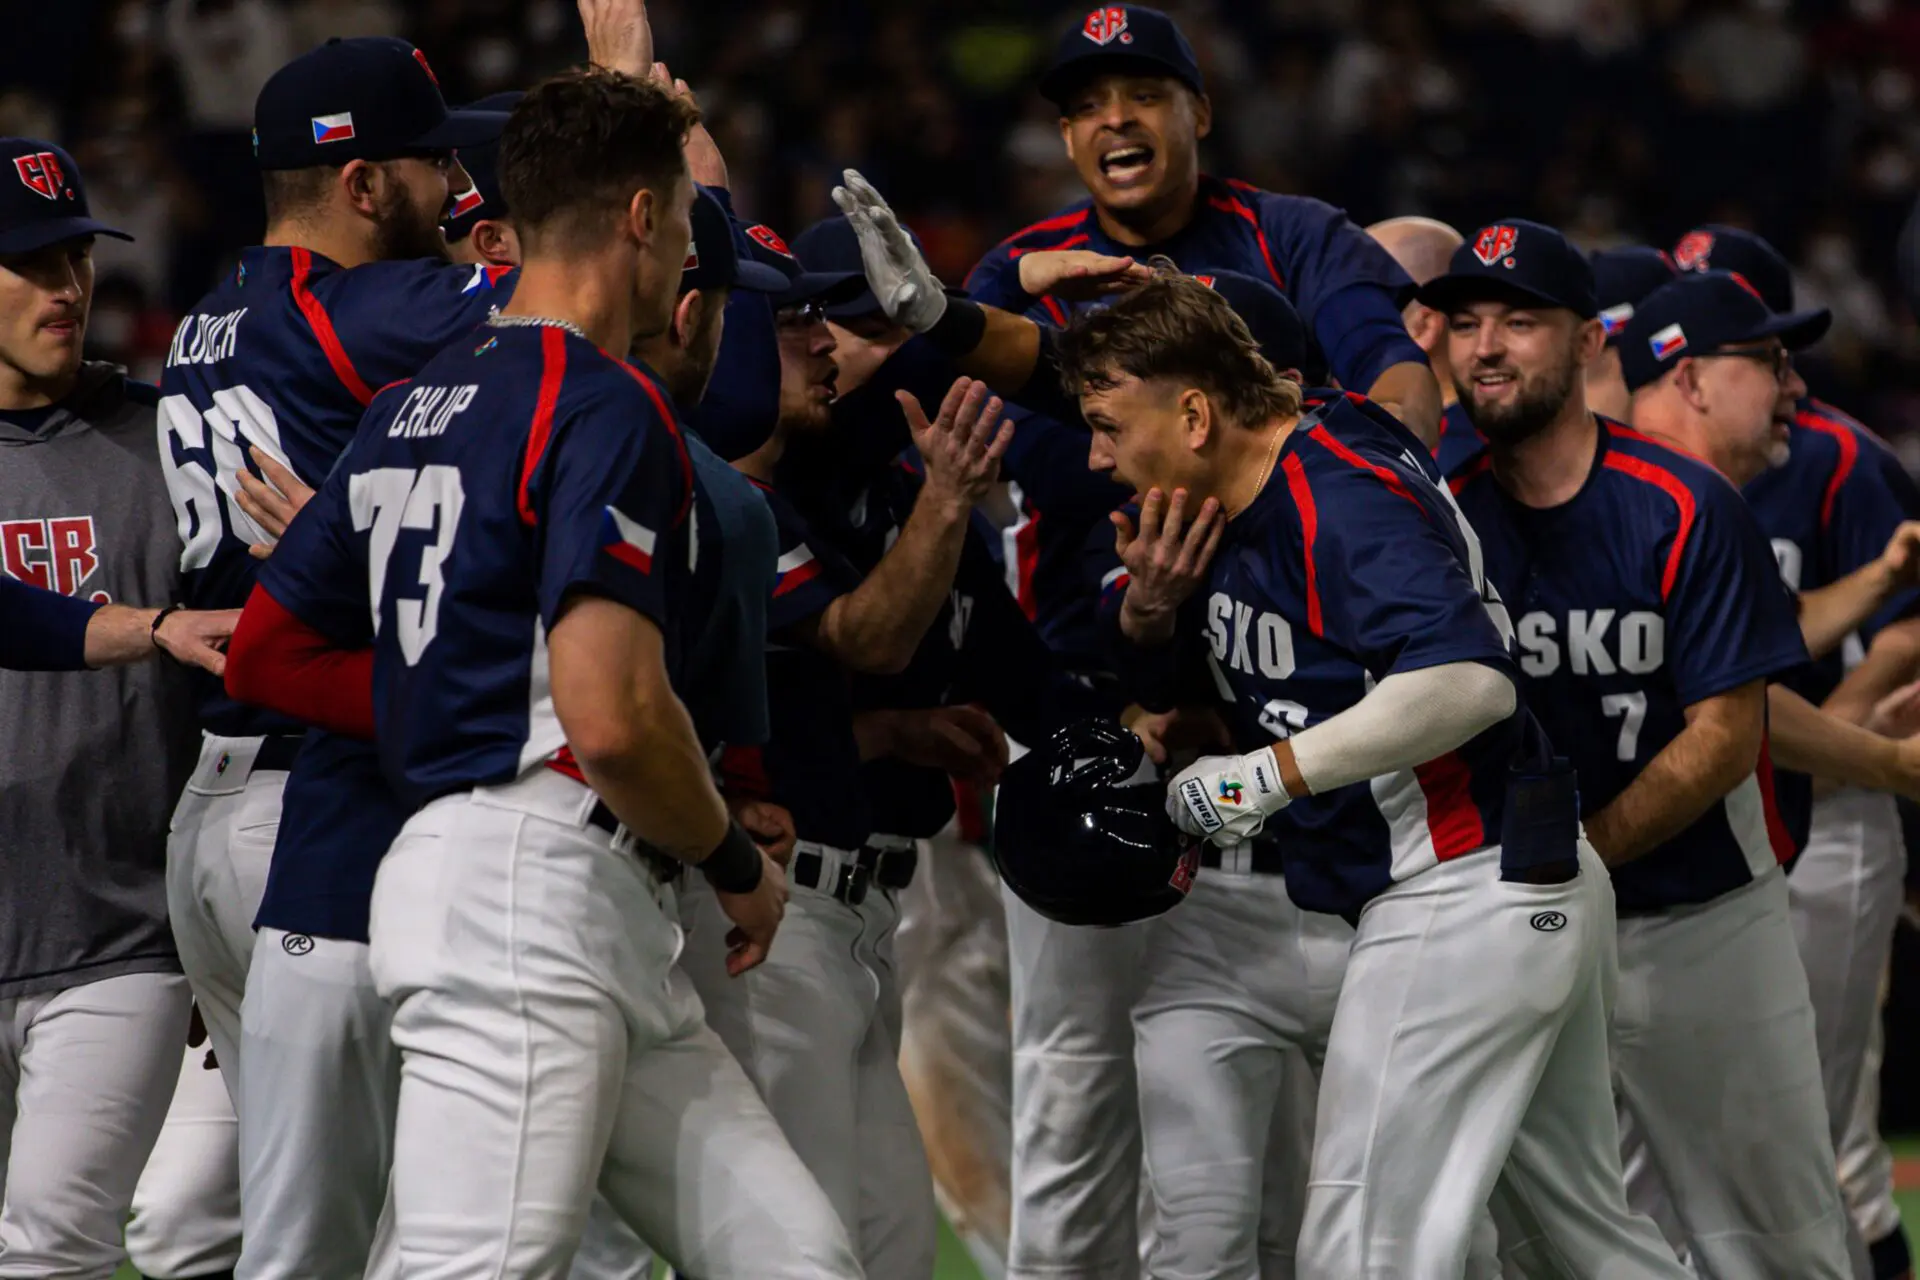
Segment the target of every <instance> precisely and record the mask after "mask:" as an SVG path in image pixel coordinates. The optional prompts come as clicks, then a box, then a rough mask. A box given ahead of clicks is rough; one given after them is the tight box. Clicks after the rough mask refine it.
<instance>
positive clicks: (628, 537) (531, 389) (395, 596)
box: [274, 325, 693, 807]
mask: <svg viewBox="0 0 1920 1280" xmlns="http://www.w3.org/2000/svg"><path fill="white" fill-rule="evenodd" d="M471 336H472V341H471V342H461V343H459V344H458V345H456V346H454V347H452V348H450V349H448V350H447V351H445V352H443V353H442V354H441V355H440V356H439V357H437V358H436V359H434V360H433V361H431V362H430V363H429V364H428V365H427V366H426V367H425V368H424V369H422V370H421V371H420V374H419V376H417V377H416V378H415V379H414V380H413V381H411V382H409V383H404V384H400V385H397V386H394V387H390V388H388V389H387V390H385V391H383V392H382V393H380V394H379V395H378V396H376V397H375V398H374V401H373V403H372V404H371V405H370V406H369V407H368V409H367V414H366V418H365V420H364V422H363V424H362V428H361V433H360V436H359V437H358V438H357V439H356V441H355V445H354V447H353V449H352V450H351V451H350V452H349V453H348V454H347V456H346V457H345V458H344V459H343V462H342V465H341V466H340V467H339V468H337V469H336V471H335V474H334V475H333V476H332V477H331V478H330V479H329V480H328V483H327V486H326V490H323V496H324V494H325V492H326V491H332V493H333V494H334V496H333V497H332V498H331V499H330V500H329V507H330V508H331V509H332V510H333V511H334V512H336V513H337V512H338V511H339V510H340V509H341V508H342V507H343V506H344V509H345V512H346V517H347V518H346V520H345V521H344V522H343V521H342V520H341V519H340V518H339V517H338V515H337V514H336V516H335V518H334V519H332V520H329V521H327V522H325V524H324V525H323V526H321V527H319V528H317V529H316V530H315V531H314V534H313V535H312V536H314V537H315V538H325V539H327V540H329V541H331V542H332V543H334V544H335V546H334V549H333V551H332V552H331V553H330V554H321V555H316V556H313V557H311V558H312V559H313V560H314V561H315V562H316V563H319V562H326V561H331V562H333V563H335V564H337V563H339V562H340V561H342V560H352V559H355V558H358V559H360V560H361V561H363V562H364V563H365V564H366V566H367V578H366V581H367V583H368V584H370V587H371V595H370V599H369V598H368V597H366V596H363V598H362V599H361V601H360V602H359V605H358V607H359V609H360V610H362V611H369V612H370V613H371V615H372V625H373V630H374V634H375V643H374V713H375V720H376V724H377V726H378V729H379V745H380V754H381V762H382V767H383V770H384V772H385V774H386V776H387V780H388V782H389V783H390V784H391V785H392V786H393V787H394V789H395V790H396V792H398V794H399V796H400V798H401V800H402V801H403V802H404V803H406V804H407V805H409V806H411V807H418V806H419V805H421V804H424V803H426V802H427V801H429V800H431V799H433V798H434V797H436V796H440V795H445V794H448V793H450V792H454V791H460V790H465V789H467V788H471V787H476V786H485V785H491V784H498V783H502V782H506V781H509V780H511V779H513V778H515V777H517V776H519V775H520V774H521V773H522V772H523V771H524V770H526V769H528V768H530V767H533V766H535V765H538V764H542V763H548V762H553V763H557V764H558V766H559V767H562V768H563V769H565V770H567V771H569V772H573V773H575V774H576V776H577V769H574V768H572V767H571V765H570V756H568V754H567V753H566V742H565V737H564V734H563V732H562V730H561V727H560V722H559V719H558V717H557V716H556V715H555V713H554V709H553V697H552V690H551V686H550V685H549V683H548V678H547V646H546V636H547V632H548V630H549V629H550V628H551V627H552V626H553V624H554V622H555V620H556V619H557V618H558V617H559V615H560V613H561V611H562V609H563V608H564V606H565V605H566V604H567V602H568V601H569V600H570V599H572V598H573V596H575V595H576V594H590V595H598V596H604V597H606V598H608V599H611V600H615V601H617V602H619V603H621V604H624V605H626V606H627V607H629V608H631V609H633V610H635V611H636V612H638V613H640V614H641V615H643V616H645V617H647V618H649V619H650V620H652V621H653V622H654V623H655V624H656V625H658V626H659V627H660V630H661V632H662V635H663V638H664V641H665V650H666V655H667V667H668V673H669V675H670V677H677V676H678V674H679V658H680V653H681V651H682V650H683V649H684V638H683V634H682V627H683V626H684V624H685V612H686V611H685V609H684V608H683V605H684V603H685V599H686V596H687V593H688V584H689V574H690V570H689V567H688V566H689V561H690V559H691V556H690V537H691V531H690V529H689V527H688V526H689V521H688V513H689V511H690V510H691V506H692V500H693V478H692V464H691V462H690V461H689V459H688V456H687V452H686V449H685V447H684V445H683V444H682V441H681V438H680V429H679V425H678V422H677V421H676V419H675V418H674V415H673V410H672V408H671V406H670V405H669V404H668V402H667V398H666V395H665V393H664V392H663V391H662V390H661V389H660V387H659V386H658V385H657V384H656V383H655V382H654V380H653V378H652V376H651V375H650V374H648V373H646V372H644V371H642V370H639V369H636V368H634V367H633V366H631V365H628V364H625V363H623V362H621V361H619V360H616V359H614V358H612V357H610V356H608V355H607V354H605V353H604V352H602V351H601V350H600V349H599V348H597V347H595V346H594V345H593V344H592V343H590V342H587V341H586V340H584V339H582V338H579V337H575V336H572V335H569V334H568V333H566V332H565V331H563V330H561V329H559V328H556V327H553V326H520V325H515V326H511V327H508V326H501V327H498V328H492V329H488V330H486V331H484V332H482V333H477V334H474V335H471ZM343 499H344V501H342V500H343ZM304 519H305V513H302V520H303V521H304ZM300 523H301V521H296V522H295V524H296V527H297V526H298V525H299V524H300ZM292 533H293V530H289V536H290V537H291V535H292ZM342 541H345V542H347V543H348V545H347V546H345V547H341V546H340V545H339V544H340V543H341V542H342ZM274 558H275V559H276V560H277V559H279V558H280V553H278V552H276V554H275V557H274ZM308 559H309V557H308V556H304V555H303V556H301V557H299V558H298V559H295V560H293V561H292V562H291V563H290V564H289V572H288V579H290V580H294V581H295V582H296V584H297V585H296V586H295V587H294V588H293V590H294V594H295V595H296V597H297V599H296V600H286V599H283V600H282V603H283V604H286V605H287V606H288V607H289V608H290V609H292V610H293V611H294V612H296V613H298V614H299V615H300V616H301V617H303V618H307V619H311V617H312V614H311V613H310V612H309V609H317V610H321V611H324V610H327V609H330V608H342V607H344V608H351V607H352V606H351V605H350V604H347V603H346V602H345V601H342V600H341V599H339V598H338V597H337V596H334V597H331V598H330V592H334V591H337V589H338V588H337V585H335V584H334V583H333V582H329V581H323V580H319V577H320V575H318V574H314V575H313V576H314V578H315V580H314V581H311V582H303V581H299V579H301V578H302V577H304V576H305V573H304V571H303V565H304V564H305V562H306V561H307V560H308ZM336 576H337V575H336ZM276 598H279V597H278V596H277V594H276ZM303 602H304V603H303ZM321 629H323V630H327V631H328V632H329V634H331V633H332V632H331V629H330V628H327V627H322V628H321Z"/></svg>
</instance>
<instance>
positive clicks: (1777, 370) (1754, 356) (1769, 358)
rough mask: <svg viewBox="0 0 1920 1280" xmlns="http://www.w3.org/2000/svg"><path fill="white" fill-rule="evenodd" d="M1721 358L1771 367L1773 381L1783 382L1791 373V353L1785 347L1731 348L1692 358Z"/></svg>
mask: <svg viewBox="0 0 1920 1280" xmlns="http://www.w3.org/2000/svg"><path fill="white" fill-rule="evenodd" d="M1723 356H1726V357H1732V358H1733V359H1736V360H1751V361H1753V362H1754V363H1755V364H1762V365H1772V366H1773V380H1774V381H1775V382H1785V381H1786V380H1787V375H1788V374H1790V373H1792V372H1793V352H1791V351H1789V350H1787V349H1786V348H1785V347H1732V348H1729V349H1728V350H1725V351H1708V352H1704V353H1702V354H1701V355H1697V356H1695V357H1694V359H1696V360H1715V359H1719V358H1721V357H1723Z"/></svg>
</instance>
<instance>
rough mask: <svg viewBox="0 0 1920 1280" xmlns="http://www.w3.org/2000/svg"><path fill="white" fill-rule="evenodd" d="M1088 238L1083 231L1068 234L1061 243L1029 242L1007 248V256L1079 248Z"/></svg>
mask: <svg viewBox="0 0 1920 1280" xmlns="http://www.w3.org/2000/svg"><path fill="white" fill-rule="evenodd" d="M1088 239H1089V237H1088V235H1087V233H1086V232H1084V231H1082V232H1081V233H1080V234H1079V235H1077V236H1068V237H1067V238H1066V239H1065V240H1062V241H1061V242H1060V243H1059V244H1029V245H1022V246H1018V247H1015V248H1012V249H1009V250H1007V257H1009V258H1018V257H1020V256H1021V255H1022V254H1027V253H1057V252H1059V251H1060V250H1062V249H1078V248H1079V247H1080V246H1081V245H1083V244H1085V243H1087V241H1088Z"/></svg>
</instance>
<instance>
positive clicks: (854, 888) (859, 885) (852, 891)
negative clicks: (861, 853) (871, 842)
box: [833, 860, 873, 907]
mask: <svg viewBox="0 0 1920 1280" xmlns="http://www.w3.org/2000/svg"><path fill="white" fill-rule="evenodd" d="M872 882H873V873H872V872H871V871H869V870H868V869H867V867H866V866H865V865H864V864H862V863H861V862H859V861H857V860H856V861H851V862H843V863H841V864H840V875H839V876H838V878H837V879H836V881H835V883H834V886H833V896H834V897H836V898H838V899H840V901H842V902H844V903H846V904H847V905H848V906H850V907H857V906H859V905H860V904H861V903H863V902H865V901H866V900H867V887H868V885H870V884H871V883H872Z"/></svg>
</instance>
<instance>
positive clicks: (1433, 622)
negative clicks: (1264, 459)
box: [1180, 397, 1545, 916]
mask: <svg viewBox="0 0 1920 1280" xmlns="http://www.w3.org/2000/svg"><path fill="white" fill-rule="evenodd" d="M1389 421H1390V416H1389V415H1387V414H1386V412H1385V411H1384V410H1381V409H1379V408H1378V407H1377V406H1374V405H1371V404H1368V403H1366V402H1364V401H1356V400H1353V399H1348V398H1346V397H1335V398H1332V399H1329V400H1326V401H1324V402H1322V403H1320V404H1318V405H1316V406H1314V407H1313V408H1311V409H1310V410H1308V411H1307V412H1306V413H1305V414H1303V415H1302V417H1301V419H1300V422H1299V424H1298V426H1297V427H1296V429H1295V430H1294V431H1293V432H1292V433H1291V434H1290V435H1289V436H1288V437H1287V440H1286V442H1285V443H1284V444H1283V445H1282V446H1281V448H1280V450H1279V456H1278V459H1277V461H1276V462H1275V465H1274V471H1273V478H1272V479H1271V480H1269V481H1268V483H1267V485H1266V487H1265V488H1264V489H1262V491H1261V493H1260V495H1259V497H1257V498H1256V499H1255V500H1254V502H1253V503H1252V505H1250V506H1249V507H1248V508H1247V509H1246V510H1245V511H1243V512H1241V513H1240V514H1239V515H1237V516H1236V517H1234V519H1233V521H1232V523H1231V524H1229V525H1228V526H1227V533H1226V536H1225V538H1224V539H1223V540H1222V542H1221V545H1220V548H1219V551H1218V552H1217V553H1216V554H1215V556H1214V558H1213V563H1212V565H1211V566H1210V567H1209V570H1208V575H1207V581H1206V582H1205V584H1204V585H1203V586H1202V587H1201V588H1200V589H1199V590H1198V591H1196V592H1195V594H1194V597H1193V598H1192V599H1191V600H1189V601H1188V602H1187V605H1186V606H1185V607H1184V608H1183V610H1182V613H1181V621H1180V630H1181V633H1182V634H1183V636H1184V637H1186V638H1187V639H1188V640H1189V641H1195V640H1197V641H1199V642H1200V644H1201V645H1202V646H1203V648H1202V650H1201V653H1202V661H1203V662H1204V664H1205V666H1206V668H1207V672H1208V675H1209V676H1210V678H1211V682H1212V684H1213V685H1214V687H1215V689H1216V691H1217V692H1218V694H1219V695H1220V697H1221V698H1222V700H1223V702H1224V703H1226V704H1227V705H1226V707H1225V714H1226V718H1227V721H1228V724H1229V726H1230V728H1231V729H1232V731H1233V735H1234V741H1235V747H1236V749H1238V750H1242V751H1247V750H1253V749H1256V748H1258V747H1261V746H1265V745H1269V744H1271V743H1272V742H1273V741H1274V740H1275V739H1276V738H1285V737H1288V736H1290V735H1292V734H1294V733H1298V732H1299V731H1300V730H1302V729H1305V728H1307V727H1309V726H1311V725H1314V724H1318V723H1320V722H1321V721H1324V720H1326V719H1328V718H1329V717H1331V716H1334V715H1337V714H1338V713H1340V712H1342V711H1344V710H1346V709H1347V708H1349V707H1351V706H1353V705H1354V704H1355V703H1357V702H1358V701H1360V699H1361V698H1362V697H1364V696H1365V695H1366V693H1367V692H1368V691H1369V690H1370V689H1372V688H1373V687H1374V685H1375V684H1377V683H1378V682H1379V681H1380V680H1382V679H1385V678H1386V677H1387V676H1389V675H1391V674H1393V673H1395V672H1401V671H1413V670H1419V669H1421V668H1425V667H1432V666H1439V665H1442V664H1445V663H1451V662H1477V663H1483V664H1485V665H1488V666H1491V667H1495V668H1497V669H1498V670H1500V671H1502V672H1505V673H1508V674H1510V675H1511V674H1513V662H1512V657H1511V655H1510V653H1509V648H1508V646H1509V640H1510V632H1509V631H1508V629H1507V626H1506V614H1505V611H1504V610H1503V609H1502V608H1501V606H1500V604H1499V600H1498V597H1497V596H1496V595H1495V594H1494V593H1492V592H1490V591H1486V590H1485V589H1484V584H1483V583H1481V582H1480V581H1478V575H1479V552H1478V549H1477V547H1476V545H1475V543H1474V538H1473V531H1472V529H1471V528H1469V527H1468V526H1467V524H1466V522H1465V521H1464V520H1462V519H1461V518H1460V516H1459V513H1458V512H1457V510H1456V509H1455V507H1454V505H1453V503H1452V501H1451V500H1450V499H1449V498H1448V496H1447V494H1446V491H1445V490H1444V489H1442V488H1441V487H1440V486H1439V485H1437V484H1436V483H1435V482H1434V480H1433V479H1432V472H1431V470H1430V468H1431V461H1430V460H1428V461H1426V462H1424V463H1423V462H1422V460H1421V459H1422V457H1423V456H1424V454H1425V450H1424V449H1423V448H1421V447H1420V445H1419V443H1418V442H1417V441H1413V440H1412V438H1411V437H1410V436H1408V435H1407V434H1406V433H1405V431H1404V429H1397V424H1396V429H1390V428H1389V427H1388V425H1387V423H1388V422H1389ZM1544 754H1545V748H1544V743H1543V742H1542V741H1541V740H1540V738H1539V731H1538V728H1537V727H1536V726H1534V725H1533V723H1532V721H1531V720H1530V718H1529V717H1528V715H1527V713H1526V711H1525V709H1524V705H1523V706H1521V707H1520V708H1517V709H1516V710H1515V712H1514V714H1513V715H1512V716H1510V717H1508V718H1507V719H1506V720H1504V721H1502V722H1501V723H1500V724H1498V725H1495V726H1493V727H1492V728H1490V729H1488V730H1486V731H1485V732H1484V733H1482V734H1480V735H1479V736H1477V737H1475V738H1474V739H1473V740H1472V741H1470V742H1467V743H1465V744H1463V745H1462V746H1461V747H1459V748H1458V749H1457V750H1454V751H1450V752H1448V753H1447V754H1446V755H1444V756H1442V757H1440V758H1439V759H1436V760H1431V761H1428V762H1426V763H1425V764H1421V765H1419V766H1416V767H1414V768H1411V769H1403V770H1400V771H1399V772H1397V773H1393V774H1389V775H1386V776H1383V777H1380V778H1375V779H1373V780H1372V781H1371V782H1360V783H1354V784H1353V785H1350V786H1345V787H1340V788H1337V789H1335V790H1332V791H1328V792H1326V793H1324V794H1322V795H1314V796H1307V797H1303V798H1301V799H1299V800H1295V801H1294V802H1293V803H1292V804H1290V805H1288V806H1287V807H1286V808H1285V809H1283V810H1281V811H1280V812H1279V813H1277V814H1275V815H1274V816H1272V817H1271V818H1269V819H1268V820H1267V825H1266V832H1267V833H1268V834H1269V835H1271V836H1273V837H1274V839H1275V843H1276V844H1277V845H1278V847H1279V848H1281V849H1282V850H1283V851H1284V855H1285V858H1286V880H1287V891H1288V893H1289V894H1290V895H1291V896H1292V897H1293V899H1294V901H1295V902H1297V903H1298V904H1299V905H1300V906H1302V907H1304V908H1306V909H1308V910H1312V911H1324V912H1329V913H1333V914H1344V915H1348V916H1352V915H1354V914H1356V913H1357V912H1358V911H1359V910H1360V909H1361V908H1362V907H1363V906H1365V905H1366V903H1367V902H1368V901H1369V900H1371V899H1372V898H1373V897H1374V896H1375V895H1377V894H1379V893H1380V892H1382V891H1383V890H1384V889H1386V888H1387V887H1388V885H1390V884H1392V883H1394V882H1395V881H1399V880H1405V879H1407V878H1408V877H1411V876H1414V875H1417V874H1419V873H1420V872H1421V871H1424V870H1426V869H1428V868H1431V867H1433V866H1435V865H1437V864H1438V863H1439V862H1442V861H1445V860H1447V859H1451V858H1456V857H1460V856H1463V855H1465V854H1469V853H1473V852H1475V851H1477V850H1480V849H1483V848H1486V847H1488V846H1489V845H1492V844H1495V843H1497V842H1498V841H1499V839H1500V828H1501V822H1502V816H1503V814H1504V811H1505V802H1506V789H1507V786H1508V774H1509V767H1510V766H1511V765H1512V764H1514V763H1516V762H1517V760H1519V759H1520V758H1522V757H1524V758H1526V759H1529V760H1531V759H1537V758H1540V757H1542V756H1544Z"/></svg>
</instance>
